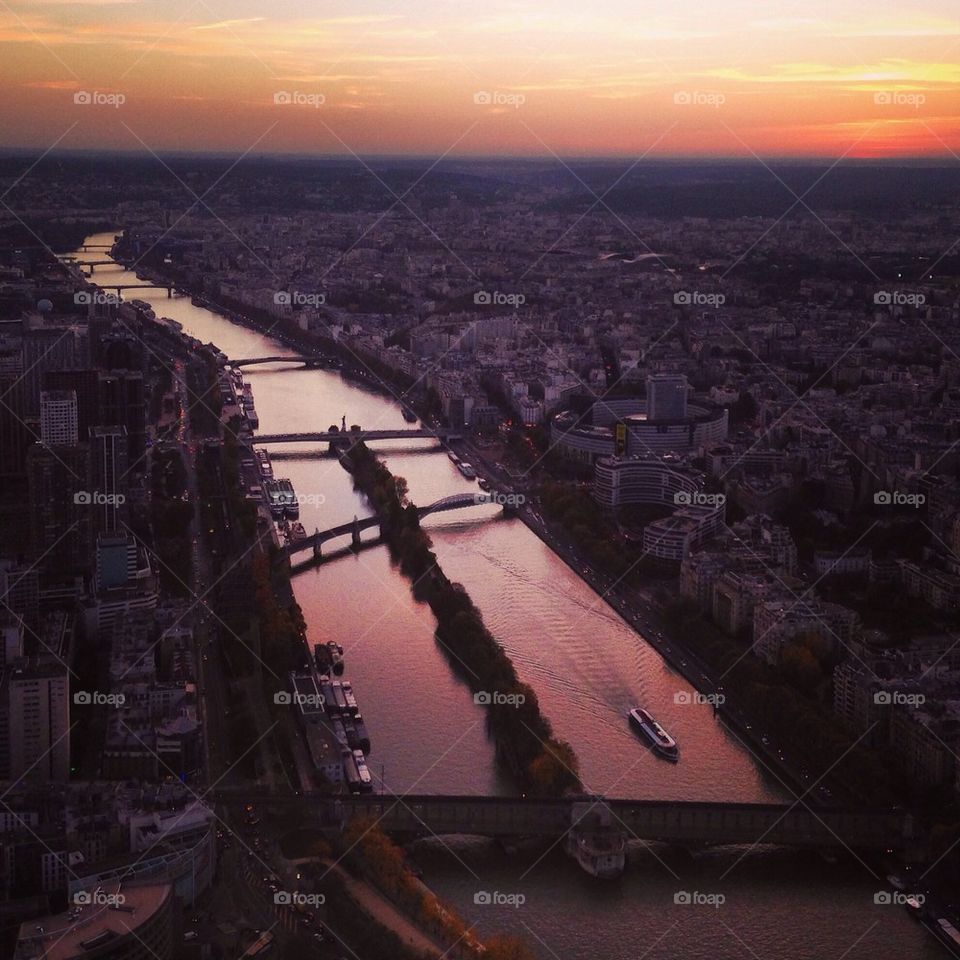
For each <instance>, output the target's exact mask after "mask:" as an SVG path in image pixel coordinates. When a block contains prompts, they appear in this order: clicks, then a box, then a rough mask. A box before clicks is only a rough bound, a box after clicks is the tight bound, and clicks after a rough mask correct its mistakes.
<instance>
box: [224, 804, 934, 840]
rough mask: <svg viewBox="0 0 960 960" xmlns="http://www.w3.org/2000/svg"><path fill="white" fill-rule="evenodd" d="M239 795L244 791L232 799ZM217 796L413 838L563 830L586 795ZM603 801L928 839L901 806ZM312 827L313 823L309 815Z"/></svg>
mask: <svg viewBox="0 0 960 960" xmlns="http://www.w3.org/2000/svg"><path fill="white" fill-rule="evenodd" d="M233 793H236V797H235V798H234V797H233ZM216 795H217V797H218V799H220V800H223V801H228V802H229V801H230V800H233V799H235V800H236V802H241V801H244V802H255V803H258V804H263V806H264V807H267V808H270V807H274V806H275V805H276V806H277V807H279V808H281V809H282V808H284V807H289V806H291V805H294V806H298V807H300V808H301V809H302V817H301V822H303V821H309V820H313V825H314V826H317V827H325V828H330V829H336V830H342V829H344V828H345V827H346V825H347V824H348V823H349V822H350V821H351V820H352V819H354V818H356V817H366V818H371V819H374V820H376V821H377V823H378V824H379V826H380V827H381V828H382V829H383V830H385V831H386V832H387V833H397V834H404V835H407V836H409V835H415V836H431V835H437V836H442V835H444V834H463V835H468V836H484V837H495V838H503V839H511V838H513V839H517V838H521V837H549V838H558V837H562V836H564V835H565V834H566V833H567V831H568V830H569V829H570V827H571V825H572V823H573V815H574V806H573V805H574V804H575V803H582V802H583V800H584V799H585V798H584V797H570V798H558V799H538V798H519V797H464V796H423V795H413V794H408V795H405V796H397V795H393V794H380V795H359V796H330V795H321V794H316V793H311V794H309V795H303V796H299V797H293V796H289V795H288V796H279V795H277V794H273V793H267V792H262V793H261V792H260V791H257V790H256V789H254V790H245V791H239V790H238V791H216ZM586 799H588V800H594V801H596V803H597V804H598V805H600V804H602V803H605V804H607V805H608V806H609V808H610V810H611V811H612V814H613V821H614V823H616V824H619V825H620V826H621V827H622V828H623V829H624V831H625V832H626V834H627V836H628V838H631V839H639V840H647V841H657V842H663V843H676V844H681V845H686V844H689V845H701V844H707V845H715V844H720V845H725V844H735V845H755V844H772V845H778V846H788V847H807V848H815V849H836V848H840V849H844V848H846V849H850V850H857V851H879V850H888V849H894V850H905V849H908V848H909V849H914V850H916V849H919V848H920V847H922V838H919V837H917V836H916V835H915V832H914V825H913V818H912V817H911V816H910V815H909V814H908V813H906V812H905V811H902V810H895V809H889V808H884V809H877V810H869V809H867V810H864V809H848V808H842V807H822V808H821V807H816V808H813V807H808V806H805V805H803V804H802V803H800V802H795V803H792V804H790V803H781V804H776V803H764V804H759V803H700V802H690V801H682V802H676V801H666V800H616V799H615V800H611V799H604V798H600V797H592V798H586ZM304 825H306V823H304Z"/></svg>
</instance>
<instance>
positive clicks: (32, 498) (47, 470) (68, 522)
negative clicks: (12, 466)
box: [27, 443, 94, 573]
mask: <svg viewBox="0 0 960 960" xmlns="http://www.w3.org/2000/svg"><path fill="white" fill-rule="evenodd" d="M90 473H91V471H90V447H89V445H88V444H85V443H78V444H74V445H73V446H49V447H47V446H44V445H43V444H39V443H37V444H34V445H33V446H32V447H31V448H30V449H29V450H28V451H27V500H28V511H29V521H30V528H31V529H30V550H31V555H32V557H33V560H34V562H36V563H39V564H41V565H42V566H44V567H48V566H54V565H55V566H56V568H57V570H58V571H59V572H61V573H66V572H71V571H83V570H87V569H88V568H89V566H90V563H91V551H92V548H93V537H92V530H93V518H94V505H93V503H92V500H93V492H94V491H93V483H92V482H91V476H90Z"/></svg>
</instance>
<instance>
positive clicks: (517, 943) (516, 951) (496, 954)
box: [484, 934, 536, 960]
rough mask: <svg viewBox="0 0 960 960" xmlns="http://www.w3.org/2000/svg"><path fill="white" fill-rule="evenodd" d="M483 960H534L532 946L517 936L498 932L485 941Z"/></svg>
mask: <svg viewBox="0 0 960 960" xmlns="http://www.w3.org/2000/svg"><path fill="white" fill-rule="evenodd" d="M486 948H487V952H486V953H485V954H484V957H485V960H536V955H535V954H534V952H533V949H532V947H531V946H530V944H529V943H527V942H526V941H525V940H521V939H520V938H519V937H511V936H507V935H504V934H499V935H497V936H495V937H491V938H490V939H489V940H488V941H487V942H486Z"/></svg>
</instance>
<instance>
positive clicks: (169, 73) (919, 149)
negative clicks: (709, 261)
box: [0, 0, 960, 161]
mask: <svg viewBox="0 0 960 960" xmlns="http://www.w3.org/2000/svg"><path fill="white" fill-rule="evenodd" d="M325 10H326V12H325V13H323V14H322V15H315V16H306V15H305V14H304V11H303V10H302V8H300V7H298V5H297V4H295V3H291V2H289V0H280V2H279V3H277V4H274V5H271V6H269V7H268V6H266V5H263V6H261V5H257V4H254V3H252V2H250V0H228V2H226V3H224V4H220V5H217V6H216V7H214V6H213V5H211V4H210V3H208V2H207V0H197V2H196V3H195V4H194V5H192V6H191V5H190V4H184V5H178V4H174V3H172V2H171V0H12V2H11V0H6V2H3V3H0V88H2V90H3V92H4V94H5V96H3V97H2V98H0V130H2V131H3V135H2V137H0V147H4V148H21V149H36V150H45V149H48V148H49V147H51V146H52V145H53V144H56V145H57V147H58V148H59V149H88V150H89V149H95V150H118V151H141V152H147V153H149V152H171V151H173V152H176V151H199V152H227V153H229V152H233V153H246V152H251V153H270V154H305V155H310V154H343V155H346V156H349V155H350V154H352V153H356V154H360V155H370V154H384V155H386V154H410V155H418V156H419V155H431V154H432V155H436V156H439V155H450V156H497V155H508V156H512V157H518V158H522V157H541V156H550V155H554V154H555V155H559V156H592V157H603V156H610V157H621V156H631V157H641V156H645V157H649V158H650V159H658V158H659V159H667V158H672V159H682V158H690V159H697V158H703V159H721V158H750V157H753V156H754V155H756V156H760V157H790V158H796V159H803V158H809V159H825V158H829V157H841V156H842V157H848V158H851V159H854V158H856V159H896V158H902V159H937V158H942V159H949V160H951V161H952V160H956V159H960V157H958V154H960V62H958V61H960V57H958V56H957V53H958V51H960V14H958V12H957V11H956V10H955V9H954V10H951V6H950V4H949V3H948V2H947V0H926V2H925V3H924V4H922V5H917V6H916V7H915V8H914V9H913V10H912V11H909V12H908V11H902V10H901V11H896V12H885V11H878V10H877V9H876V8H875V5H873V4H867V3H866V2H864V0H836V2H835V3H833V4H832V5H830V7H829V8H828V7H827V6H826V5H824V7H823V8H820V7H815V6H813V5H808V7H806V8H803V9H802V10H801V9H800V8H798V7H796V6H789V5H788V4H786V3H785V2H778V3H777V4H776V5H775V6H774V7H767V8H765V9H764V10H763V11H762V14H761V12H760V11H758V10H757V9H756V7H755V6H753V5H751V4H748V3H745V2H742V0H714V2H713V3H712V4H708V5H706V6H704V5H703V4H697V3H694V2H692V0H679V3H677V4H674V5H672V6H670V7H669V8H665V9H664V8H661V7H659V6H653V5H650V6H648V7H647V8H644V7H638V6H635V5H628V4H625V3H623V2H620V0H615V2H614V3H613V4H612V5H611V6H610V7H608V8H606V9H604V10H600V11H597V12H586V11H584V10H582V9H581V8H580V7H579V6H578V5H576V4H574V3H572V2H570V0H561V2H555V3H553V4H551V5H550V9H549V10H545V9H543V8H542V7H538V6H536V5H534V4H532V3H529V2H527V0H517V2H499V3H498V2H494V3H491V4H488V5H486V6H484V7H483V8H482V9H479V10H469V11H467V10H458V9H451V6H450V5H449V4H443V3H439V2H437V0H425V2H422V3H420V4H418V5H417V6H416V8H415V9H414V8H411V9H398V8H396V7H391V6H390V5H389V4H387V3H385V2H384V3H372V4H369V5H367V6H366V7H365V8H364V9H363V11H357V10H353V11H349V8H346V7H345V6H341V7H340V8H339V9H337V8H336V7H334V6H330V7H327V8H325ZM348 11H349V12H348ZM83 94H88V95H89V96H88V97H87V98H86V99H87V100H88V101H93V102H83V101H84V99H85V98H84V97H83ZM77 100H79V101H80V102H76V101H77Z"/></svg>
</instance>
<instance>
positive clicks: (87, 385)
mask: <svg viewBox="0 0 960 960" xmlns="http://www.w3.org/2000/svg"><path fill="white" fill-rule="evenodd" d="M99 386H100V385H99V381H98V378H97V371H96V370H50V371H48V372H47V373H45V374H44V375H43V389H44V390H73V391H74V392H75V393H76V395H77V432H78V434H79V435H80V439H81V440H86V439H87V437H89V436H90V428H91V427H93V426H96V425H97V424H98V423H101V420H100V415H99V402H100V396H99Z"/></svg>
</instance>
